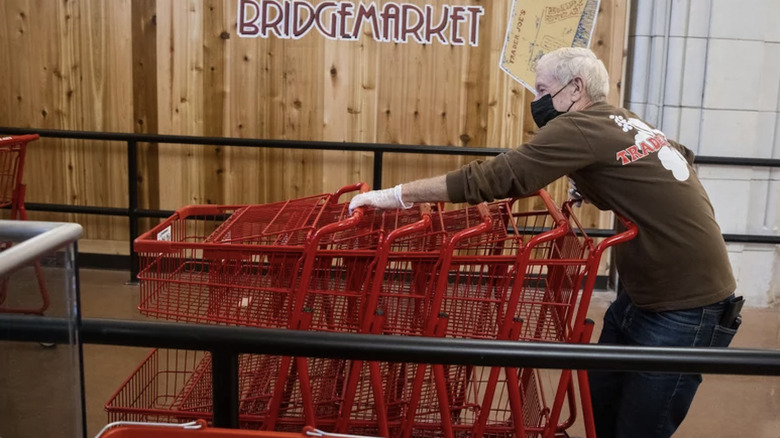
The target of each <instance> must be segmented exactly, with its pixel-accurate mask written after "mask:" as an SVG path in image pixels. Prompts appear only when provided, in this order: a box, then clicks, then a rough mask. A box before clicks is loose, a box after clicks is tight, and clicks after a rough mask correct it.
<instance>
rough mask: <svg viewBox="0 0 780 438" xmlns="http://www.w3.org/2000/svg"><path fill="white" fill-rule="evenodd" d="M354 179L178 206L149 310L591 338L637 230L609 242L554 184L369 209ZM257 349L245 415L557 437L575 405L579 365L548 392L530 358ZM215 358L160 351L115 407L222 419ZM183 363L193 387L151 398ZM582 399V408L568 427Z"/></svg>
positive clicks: (413, 331) (153, 278)
mask: <svg viewBox="0 0 780 438" xmlns="http://www.w3.org/2000/svg"><path fill="white" fill-rule="evenodd" d="M356 187H358V186H351V187H350V188H345V189H344V190H349V189H354V188H356ZM344 190H342V191H339V192H337V193H336V194H333V195H321V196H318V197H311V198H303V199H300V200H293V201H288V202H286V203H277V204H269V205H265V206H249V207H240V208H235V207H226V208H219V207H204V206H199V207H190V208H188V209H184V210H181V211H180V212H177V215H176V216H174V217H173V218H171V219H169V220H168V221H166V222H163V223H162V224H161V225H160V226H158V227H156V228H155V229H154V230H152V231H151V232H150V233H147V234H146V235H145V237H144V239H143V240H144V242H140V241H141V240H142V239H139V241H138V242H137V247H138V248H144V251H145V253H144V257H145V259H144V260H145V262H144V264H143V266H144V270H142V275H139V278H141V280H142V282H141V288H142V291H143V290H147V292H146V293H142V295H143V296H142V306H141V308H142V309H145V311H146V312H149V314H152V315H160V316H163V317H168V318H173V319H179V320H185V321H202V322H211V323H227V324H240V325H248V326H259V327H278V328H286V329H290V330H317V331H332V332H353V333H370V334H387V335H402V336H428V337H456V338H466V339H500V340H522V341H544V342H588V341H589V339H590V331H589V330H591V329H592V326H590V325H588V324H587V323H586V320H585V313H586V311H587V307H588V305H589V301H590V294H591V292H592V290H593V286H594V284H595V278H596V274H597V269H598V264H599V260H600V258H601V255H602V253H603V251H604V250H605V249H606V248H607V247H609V246H611V245H614V244H617V243H620V242H622V241H625V240H628V239H630V238H632V237H633V234H635V232H636V230H635V228H634V227H633V226H632V225H630V224H627V225H628V226H627V229H628V231H627V232H625V233H621V234H619V235H617V236H614V237H612V238H609V239H607V240H605V241H603V242H602V243H600V244H599V245H594V243H593V241H592V239H591V238H590V237H588V236H587V234H586V233H585V231H584V230H583V228H582V226H581V225H580V224H579V222H578V221H577V219H576V217H575V216H574V214H573V212H572V210H571V206H570V205H569V204H565V205H564V206H563V209H559V208H558V207H557V206H555V204H554V203H553V202H552V200H551V199H550V197H549V195H548V194H547V193H546V192H544V191H540V192H538V193H536V194H534V195H533V196H532V197H531V198H532V199H533V201H534V202H532V204H534V205H535V206H536V208H534V209H532V210H530V211H516V210H517V208H516V206H515V202H514V201H502V202H495V203H492V204H484V205H480V206H477V207H471V208H467V209H461V210H455V211H447V212H444V211H442V210H441V209H440V208H433V209H431V208H429V207H427V206H422V207H415V208H413V209H411V210H397V211H386V212H380V211H377V210H373V209H363V208H361V209H357V210H356V211H355V213H353V214H352V215H351V216H350V215H347V213H346V204H340V203H338V201H337V200H338V197H339V195H340V194H341V193H343V192H344ZM209 208H210V209H211V210H209ZM206 219H208V221H207V222H208V223H207V224H206V223H204V220H206ZM189 229H193V231H187V230H189ZM147 245H148V246H147ZM185 274H186V276H185ZM145 288H147V289H145ZM162 297H165V299H164V300H163V298H162ZM147 301H148V303H149V304H143V303H145V302H147ZM163 301H165V302H166V303H165V304H164V305H163ZM193 302H196V303H197V306H193V305H192V304H191V303H193ZM169 303H170V304H169ZM169 309H174V310H169ZM245 356H246V357H244V356H242V359H241V361H240V364H239V368H240V370H239V373H240V376H241V377H240V379H241V382H242V383H241V385H242V386H241V387H242V389H241V391H240V396H239V397H240V406H241V408H240V409H241V413H240V423H241V424H242V425H243V426H245V427H262V428H264V429H268V430H271V429H274V430H284V431H297V430H300V429H301V427H303V426H304V425H310V426H316V427H318V428H324V429H327V430H333V431H335V432H338V433H347V432H348V433H353V434H364V435H380V436H388V437H412V436H426V437H428V436H442V437H446V438H449V437H454V436H456V435H457V436H462V435H473V436H484V435H491V436H493V435H495V436H543V437H545V438H549V437H552V436H553V435H555V434H556V433H559V432H561V431H563V430H565V429H567V428H568V427H570V426H571V424H572V423H573V421H574V418H575V415H576V400H575V399H574V385H575V381H574V379H573V376H572V373H571V371H563V372H562V373H561V375H560V377H559V378H558V383H557V387H555V388H549V389H548V388H545V385H543V379H542V378H540V374H539V371H538V370H532V369H514V368H504V369H500V368H484V367H475V366H464V365H453V366H445V365H425V364H411V363H378V362H374V361H347V360H337V359H306V358H301V357H299V358H290V357H283V358H276V359H273V360H272V359H270V358H261V356H251V355H245ZM150 357H151V356H150ZM150 360H151V359H150ZM208 360H209V358H208V355H206V356H204V357H203V358H202V361H201V362H198V364H192V365H188V363H187V362H182V361H174V362H170V361H166V363H165V364H164V365H160V362H159V361H158V362H155V363H156V364H157V370H158V372H157V373H151V372H149V371H144V369H142V368H143V367H139V370H138V371H137V372H136V373H135V374H134V375H133V376H132V377H131V378H130V379H128V381H127V382H126V383H125V385H123V387H122V388H120V390H119V391H118V392H117V395H116V396H115V397H114V398H112V401H111V402H110V403H109V406H107V409H109V412H113V413H115V414H116V415H123V416H125V417H126V416H127V415H128V414H129V413H133V414H135V415H136V416H137V418H139V419H140V418H143V419H149V418H162V419H166V420H167V421H185V420H189V419H193V418H197V417H198V416H200V417H201V418H210V417H209V415H210V412H211V406H210V400H208V399H207V398H202V401H201V402H193V401H192V400H196V399H198V397H196V396H197V395H198V394H206V393H208V391H206V389H208V388H210V383H211V381H210V377H209V371H208V369H209V368H210V367H209V366H208ZM261 364H262V365H261ZM147 368H154V367H153V366H152V365H149V366H147ZM171 371H177V372H180V371H183V372H184V373H185V374H187V376H188V378H187V381H186V384H185V383H184V381H182V383H181V385H178V386H177V385H173V386H170V385H166V386H164V388H165V391H163V392H165V393H166V396H165V397H163V398H161V399H160V400H166V401H167V402H168V403H167V404H166V403H159V404H156V405H155V404H153V403H149V402H148V400H149V397H148V396H146V395H144V396H142V395H141V393H142V392H144V391H148V388H155V387H160V385H159V384H155V383H153V381H159V380H160V377H157V376H158V375H159V376H161V375H163V374H164V373H165V372H171ZM577 377H578V379H577V383H578V384H579V387H580V393H581V395H582V396H583V399H582V401H581V405H582V409H583V417H584V418H585V423H586V425H587V426H588V434H589V436H591V437H592V435H593V432H592V418H591V415H590V405H589V403H590V401H589V399H588V398H587V394H588V390H589V388H588V387H587V380H586V379H585V378H584V377H585V374H584V373H582V372H578V373H577ZM550 391H553V392H552V397H551V401H552V403H549V404H548V403H547V400H546V398H547V396H546V395H545V394H546V393H547V394H549V392H550ZM141 400H147V401H145V402H143V403H140V405H141V406H138V401H141ZM567 400H568V407H569V409H568V411H569V418H567V419H566V420H565V421H563V422H559V420H560V416H561V415H562V413H563V411H564V408H563V406H564V403H566V401H567ZM196 408H197V409H196ZM116 415H115V416H114V417H111V418H112V419H116V418H125V417H118V416H116ZM134 418H135V417H134Z"/></svg>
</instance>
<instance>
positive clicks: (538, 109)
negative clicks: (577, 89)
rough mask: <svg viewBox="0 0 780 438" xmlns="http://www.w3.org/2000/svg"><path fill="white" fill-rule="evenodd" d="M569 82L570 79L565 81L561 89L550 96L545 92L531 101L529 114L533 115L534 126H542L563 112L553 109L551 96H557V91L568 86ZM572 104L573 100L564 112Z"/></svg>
mask: <svg viewBox="0 0 780 438" xmlns="http://www.w3.org/2000/svg"><path fill="white" fill-rule="evenodd" d="M569 84H571V81H569V82H567V83H566V85H564V86H563V87H561V89H560V90H558V91H557V92H556V93H555V94H553V95H552V96H551V95H549V94H545V95H544V96H542V97H541V98H539V100H535V101H533V102H531V116H533V118H534V123H536V126H538V127H540V128H541V127H542V126H544V125H546V124H547V123H549V122H550V120H552V119H554V118H556V117H558V116H560V115H561V114H563V113H562V112H560V111H558V110H557V109H555V105H553V97H555V96H557V95H558V93H560V92H561V91H563V89H564V88H566V87H568V86H569ZM572 106H574V102H572V103H571V105H569V109H567V110H566V111H565V112H568V111H569V110H570V109H571V107H572Z"/></svg>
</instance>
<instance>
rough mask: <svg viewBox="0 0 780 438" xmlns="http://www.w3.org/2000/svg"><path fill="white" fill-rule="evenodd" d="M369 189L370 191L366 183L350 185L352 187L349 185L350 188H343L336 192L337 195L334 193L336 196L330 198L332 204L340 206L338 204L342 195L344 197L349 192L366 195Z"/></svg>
mask: <svg viewBox="0 0 780 438" xmlns="http://www.w3.org/2000/svg"><path fill="white" fill-rule="evenodd" d="M369 189H370V187H368V184H366V183H364V182H359V183H355V184H350V185H348V186H344V187H342V188H340V189H338V190H337V191H336V193H334V194H333V196H331V198H330V202H331V204H338V202H339V198H340V197H341V195H343V194H344V193H349V192H357V191H360V193H365V192H367V191H368V190H369Z"/></svg>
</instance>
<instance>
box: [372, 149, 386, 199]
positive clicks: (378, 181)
mask: <svg viewBox="0 0 780 438" xmlns="http://www.w3.org/2000/svg"><path fill="white" fill-rule="evenodd" d="M383 157H384V152H382V151H374V183H373V184H372V185H371V188H372V189H373V190H379V189H381V188H382V159H383Z"/></svg>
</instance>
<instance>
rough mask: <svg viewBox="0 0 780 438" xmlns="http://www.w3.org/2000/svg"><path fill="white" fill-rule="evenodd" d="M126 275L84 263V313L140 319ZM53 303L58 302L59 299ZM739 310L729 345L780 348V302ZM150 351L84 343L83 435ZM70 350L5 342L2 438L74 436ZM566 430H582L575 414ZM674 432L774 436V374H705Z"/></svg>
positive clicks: (0, 356) (605, 299) (777, 415)
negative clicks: (739, 320)
mask: <svg viewBox="0 0 780 438" xmlns="http://www.w3.org/2000/svg"><path fill="white" fill-rule="evenodd" d="M127 279H128V273H127V272H124V271H98V270H86V269H85V270H82V271H81V297H82V312H83V316H84V317H88V318H119V319H133V320H144V319H146V318H145V317H143V316H141V315H140V314H139V313H138V311H137V310H136V306H137V300H138V296H137V294H138V288H137V286H128V285H125V282H126V280H127ZM54 281H59V280H58V279H55V280H54ZM612 296H613V294H612V293H611V292H599V293H596V294H595V296H594V301H593V304H592V306H591V309H590V317H591V318H592V319H594V320H595V321H597V326H596V331H595V333H594V339H595V338H596V337H597V336H598V333H599V330H600V319H601V315H603V312H604V310H605V309H606V307H607V305H608V304H609V300H610V299H611V297H612ZM53 304H54V306H53V307H56V304H57V303H53ZM55 313H56V312H55ZM743 316H744V323H743V325H742V328H741V329H740V332H739V333H738V335H737V337H736V338H735V340H734V343H733V346H736V347H744V348H773V349H777V348H780V309H746V310H745V311H743ZM148 352H149V349H146V348H129V347H113V346H102V345H85V346H84V371H85V376H86V377H85V382H84V384H85V394H86V413H87V432H88V434H87V435H88V436H94V435H95V434H96V433H97V432H98V431H99V430H100V429H101V428H102V427H103V426H104V425H105V424H106V421H107V416H106V413H105V411H104V405H105V403H106V401H107V400H109V398H110V397H111V396H112V394H113V393H114V392H115V391H116V390H117V389H118V388H119V387H120V386H121V385H122V384H123V382H124V381H125V379H127V378H128V376H130V375H131V374H132V373H133V371H134V370H135V368H136V367H137V366H138V364H139V363H140V362H141V361H142V360H143V359H144V358H145V357H146V355H147V354H148ZM69 354H70V353H69V349H68V348H67V347H65V346H58V347H57V348H54V349H45V348H42V347H41V346H39V345H37V344H25V343H5V344H3V346H2V351H1V352H0V389H1V391H0V437H2V438H12V437H33V436H73V432H72V431H71V429H70V427H75V426H70V424H71V423H73V420H72V419H71V418H70V416H72V415H71V414H72V412H73V411H72V410H71V409H70V408H71V407H73V406H74V405H76V404H77V401H76V400H77V399H76V396H77V395H78V389H77V388H76V387H75V385H73V383H72V382H73V379H72V376H73V374H72V372H71V371H72V370H70V369H69V368H68V367H67V366H63V365H62V364H67V360H68V358H69V357H70V356H69ZM25 358H27V359H25ZM3 368H6V369H5V370H3ZM52 369H54V370H56V371H55V372H51V371H50V370H52ZM47 370H49V371H47ZM22 371H23V372H22ZM15 372H16V374H15ZM69 373H70V374H69ZM17 374H20V375H17ZM63 375H64V376H65V378H64V379H63ZM30 376H35V377H34V378H31V377H30ZM68 376H70V377H68ZM69 391H70V393H69ZM73 430H75V429H73ZM571 433H572V435H583V436H584V433H583V431H582V424H581V421H578V422H577V423H576V424H575V426H574V427H573V428H572V429H571ZM675 437H707V438H719V437H722V438H732V437H751V438H764V437H766V438H777V437H780V378H777V377H751V376H714V375H710V376H705V379H704V383H703V384H702V386H701V387H700V390H699V393H698V395H697V398H696V400H695V401H694V404H693V406H692V408H691V411H690V413H689V415H688V418H687V419H686V421H685V422H684V423H683V426H682V428H681V429H680V430H679V431H678V433H677V434H675Z"/></svg>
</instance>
